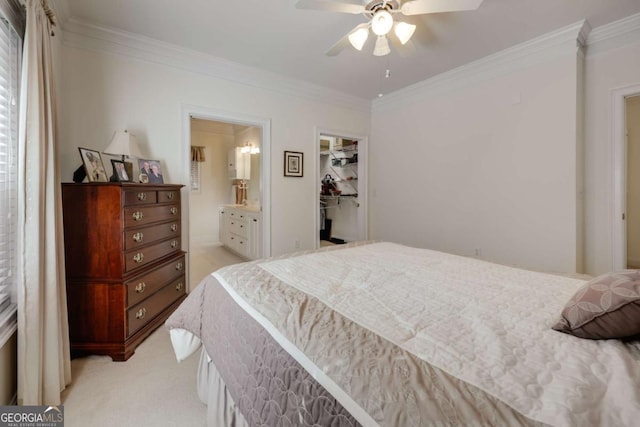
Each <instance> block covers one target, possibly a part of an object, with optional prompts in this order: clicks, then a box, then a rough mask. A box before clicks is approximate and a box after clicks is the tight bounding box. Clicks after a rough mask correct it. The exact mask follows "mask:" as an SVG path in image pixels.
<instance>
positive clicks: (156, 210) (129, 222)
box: [124, 204, 180, 227]
mask: <svg viewBox="0 0 640 427" xmlns="http://www.w3.org/2000/svg"><path fill="white" fill-rule="evenodd" d="M179 218H180V205H179V204H174V205H164V206H141V207H128V208H125V209H124V226H125V227H136V226H140V225H146V224H152V223H154V222H159V221H166V220H172V219H173V220H175V219H179Z"/></svg>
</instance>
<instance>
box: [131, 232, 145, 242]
mask: <svg viewBox="0 0 640 427" xmlns="http://www.w3.org/2000/svg"><path fill="white" fill-rule="evenodd" d="M143 238H144V234H142V233H140V232H139V231H138V232H137V233H136V234H134V235H133V241H134V242H138V243H140V242H142V239H143Z"/></svg>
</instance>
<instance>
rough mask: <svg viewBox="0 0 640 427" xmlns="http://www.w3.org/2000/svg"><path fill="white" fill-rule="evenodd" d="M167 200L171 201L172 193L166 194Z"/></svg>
mask: <svg viewBox="0 0 640 427" xmlns="http://www.w3.org/2000/svg"><path fill="white" fill-rule="evenodd" d="M167 198H168V199H169V200H173V191H172V192H170V193H168V194H167Z"/></svg>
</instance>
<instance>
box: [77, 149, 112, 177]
mask: <svg viewBox="0 0 640 427" xmlns="http://www.w3.org/2000/svg"><path fill="white" fill-rule="evenodd" d="M78 150H79V151H80V157H81V158H82V165H83V166H84V171H85V172H86V174H87V180H89V182H108V181H109V178H108V177H107V172H106V171H105V169H104V164H103V163H102V157H101V156H100V152H99V151H96V150H90V149H88V148H82V147H78Z"/></svg>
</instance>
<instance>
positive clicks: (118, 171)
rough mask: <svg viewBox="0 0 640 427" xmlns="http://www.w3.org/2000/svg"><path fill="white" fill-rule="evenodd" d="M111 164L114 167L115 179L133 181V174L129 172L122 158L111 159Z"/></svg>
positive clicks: (117, 180) (113, 177)
mask: <svg viewBox="0 0 640 427" xmlns="http://www.w3.org/2000/svg"><path fill="white" fill-rule="evenodd" d="M111 166H112V167H113V176H112V179H113V181H116V182H131V181H132V180H131V176H130V175H129V173H128V172H127V166H126V164H125V162H123V161H122V160H113V159H112V160H111Z"/></svg>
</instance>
